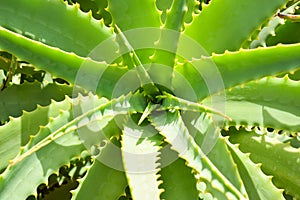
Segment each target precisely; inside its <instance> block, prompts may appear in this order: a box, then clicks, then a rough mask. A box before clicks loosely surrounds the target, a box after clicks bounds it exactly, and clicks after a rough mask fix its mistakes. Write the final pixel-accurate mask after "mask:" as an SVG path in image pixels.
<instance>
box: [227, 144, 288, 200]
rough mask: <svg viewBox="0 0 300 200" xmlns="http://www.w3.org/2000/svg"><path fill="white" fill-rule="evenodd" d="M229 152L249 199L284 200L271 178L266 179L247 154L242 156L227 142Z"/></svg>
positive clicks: (236, 148) (237, 149)
mask: <svg viewBox="0 0 300 200" xmlns="http://www.w3.org/2000/svg"><path fill="white" fill-rule="evenodd" d="M227 145H228V147H229V150H230V151H231V154H232V156H233V159H234V161H235V162H236V163H237V167H238V170H239V173H240V175H241V177H242V179H243V182H244V184H245V188H246V191H247V193H248V195H249V198H250V199H265V200H267V199H274V198H275V199H278V200H279V199H281V200H284V197H283V195H282V191H280V190H279V189H277V188H276V187H275V186H274V185H273V183H272V181H271V177H267V176H266V175H265V174H264V173H263V172H262V171H261V169H260V166H259V165H255V164H254V163H253V162H252V161H251V160H250V158H249V154H244V153H243V152H241V151H240V150H239V148H238V147H237V146H235V145H232V144H231V143H230V142H227Z"/></svg>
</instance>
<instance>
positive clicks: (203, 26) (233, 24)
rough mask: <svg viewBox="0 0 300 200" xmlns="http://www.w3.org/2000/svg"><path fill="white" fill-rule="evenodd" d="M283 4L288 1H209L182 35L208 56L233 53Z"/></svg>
mask: <svg viewBox="0 0 300 200" xmlns="http://www.w3.org/2000/svg"><path fill="white" fill-rule="evenodd" d="M286 2H287V0H274V1H272V2H270V1H268V0H244V1H240V0H231V1H226V0H220V1H212V2H211V3H210V4H209V5H208V6H207V7H205V8H204V9H203V10H202V11H201V13H200V14H199V15H198V16H196V17H195V18H194V19H193V23H192V24H190V25H189V26H186V29H185V32H184V34H186V35H188V36H190V37H192V38H193V39H195V40H196V41H197V42H198V43H199V44H200V45H202V46H203V47H204V48H205V49H206V51H207V52H208V53H209V54H211V53H213V52H215V53H223V52H224V51H225V50H230V51H235V50H238V49H239V48H241V46H242V44H243V42H244V41H246V40H247V39H248V37H249V36H250V34H251V33H252V32H253V31H255V30H256V29H257V28H258V27H260V26H261V24H262V23H263V22H264V21H265V20H267V18H269V17H270V16H272V15H273V14H274V13H275V12H276V10H277V9H278V8H280V7H281V6H283V5H284V4H285V3H286ZM258 5H259V6H258ZM245 22H247V23H245ZM199 56H200V55H199Z"/></svg>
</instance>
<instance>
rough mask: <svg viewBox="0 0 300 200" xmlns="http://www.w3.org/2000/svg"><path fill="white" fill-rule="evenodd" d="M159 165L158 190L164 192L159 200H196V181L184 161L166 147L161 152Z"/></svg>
mask: <svg viewBox="0 0 300 200" xmlns="http://www.w3.org/2000/svg"><path fill="white" fill-rule="evenodd" d="M172 158H174V160H172ZM159 163H160V165H161V170H160V172H159V175H160V178H159V180H161V181H162V184H161V185H160V188H161V189H163V190H164V192H163V193H162V194H161V199H198V195H199V194H198V190H197V188H196V185H197V180H196V178H195V176H194V174H193V173H192V169H191V168H190V167H188V166H187V165H186V162H185V160H183V159H182V158H179V157H178V154H177V153H176V152H175V151H173V150H171V149H170V148H169V146H166V147H164V148H163V149H162V151H161V158H160V160H159Z"/></svg>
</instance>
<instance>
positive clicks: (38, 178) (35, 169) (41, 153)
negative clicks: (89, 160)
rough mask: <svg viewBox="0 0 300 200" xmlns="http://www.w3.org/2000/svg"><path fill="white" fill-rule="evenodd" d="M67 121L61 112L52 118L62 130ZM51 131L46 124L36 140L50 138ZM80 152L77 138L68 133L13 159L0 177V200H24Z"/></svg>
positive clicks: (81, 148)
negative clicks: (41, 135)
mask: <svg viewBox="0 0 300 200" xmlns="http://www.w3.org/2000/svg"><path fill="white" fill-rule="evenodd" d="M69 117H70V115H69V113H68V112H62V113H61V114H60V115H59V116H57V117H56V118H55V120H56V125H60V126H63V125H64V124H65V122H66V121H68V118H69ZM51 128H52V124H51V122H50V123H49V125H48V126H46V128H44V129H42V130H41V131H40V133H38V134H37V136H39V135H40V134H46V133H47V134H51V131H50V130H49V129H51ZM84 149H85V147H84V146H83V145H82V144H81V142H80V140H79V138H78V137H77V136H76V135H75V133H74V132H72V133H71V134H68V135H66V137H63V138H61V139H60V141H59V142H50V143H49V144H48V145H47V146H46V147H45V148H40V149H39V150H36V151H35V152H33V153H30V155H28V156H26V157H25V158H23V159H22V161H21V160H18V159H19V157H17V158H16V159H15V160H14V161H12V162H11V164H10V165H9V167H8V168H7V169H6V171H5V172H4V173H3V174H2V175H1V176H0V191H1V193H0V198H1V199H7V198H12V199H16V200H17V199H22V200H23V199H25V198H26V197H27V196H29V195H30V194H33V193H35V191H36V186H37V185H39V184H40V183H43V182H46V181H47V177H48V176H50V175H51V173H53V172H55V171H57V170H58V169H59V167H60V166H62V165H64V164H67V163H68V162H69V160H70V159H71V158H72V157H74V156H79V155H80V153H81V151H83V150H84ZM27 152H28V151H27ZM24 169H27V170H24Z"/></svg>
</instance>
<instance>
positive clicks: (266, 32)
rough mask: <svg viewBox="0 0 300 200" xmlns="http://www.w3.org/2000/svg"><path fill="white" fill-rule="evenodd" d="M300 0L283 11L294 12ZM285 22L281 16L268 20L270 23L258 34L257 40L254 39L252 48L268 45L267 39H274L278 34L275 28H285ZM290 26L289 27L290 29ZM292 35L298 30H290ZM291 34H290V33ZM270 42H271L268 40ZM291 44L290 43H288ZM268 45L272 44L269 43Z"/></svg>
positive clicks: (285, 12) (286, 12)
mask: <svg viewBox="0 0 300 200" xmlns="http://www.w3.org/2000/svg"><path fill="white" fill-rule="evenodd" d="M299 3H300V2H296V3H294V4H293V5H291V6H290V7H288V8H287V9H285V10H284V11H283V12H282V13H284V14H288V13H293V12H294V11H295V7H296V6H297V5H298V4H299ZM283 23H284V20H283V19H281V18H280V17H278V16H275V17H273V18H272V19H271V20H270V21H269V22H268V25H267V26H265V27H264V28H263V29H262V30H261V31H260V32H259V34H258V36H257V39H256V40H253V41H252V42H251V44H250V47H251V48H255V47H258V46H263V47H265V46H266V41H270V38H271V40H272V38H273V37H272V36H274V34H275V35H277V34H276V33H275V29H276V32H277V30H278V29H281V30H285V28H283V27H285V26H286V25H282V24H283ZM288 29H289V28H287V30H288ZM289 33H290V34H291V35H297V32H289ZM289 36H290V35H289ZM276 37H277V36H276ZM288 38H289V37H286V38H284V39H288ZM268 43H269V42H268ZM278 43H279V42H277V43H273V45H276V44H278ZM280 43H284V42H280ZM288 44H289V43H288ZM268 46H270V44H268Z"/></svg>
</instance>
